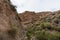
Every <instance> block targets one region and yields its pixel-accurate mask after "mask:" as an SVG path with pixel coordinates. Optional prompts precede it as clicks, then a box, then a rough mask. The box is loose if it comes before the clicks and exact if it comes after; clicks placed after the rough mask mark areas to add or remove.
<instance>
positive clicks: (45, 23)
mask: <svg viewBox="0 0 60 40" xmlns="http://www.w3.org/2000/svg"><path fill="white" fill-rule="evenodd" d="M40 27H41V28H42V29H49V30H51V29H53V27H52V25H51V23H49V22H42V23H41V24H40Z"/></svg>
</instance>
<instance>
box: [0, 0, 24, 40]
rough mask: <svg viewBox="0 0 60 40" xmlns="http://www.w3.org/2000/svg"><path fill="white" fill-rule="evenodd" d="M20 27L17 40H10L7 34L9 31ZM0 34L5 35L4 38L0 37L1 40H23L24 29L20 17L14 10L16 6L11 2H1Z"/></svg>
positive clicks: (3, 0)
mask: <svg viewBox="0 0 60 40" xmlns="http://www.w3.org/2000/svg"><path fill="white" fill-rule="evenodd" d="M14 26H16V27H18V29H19V35H18V36H17V37H16V39H14V38H12V39H11V38H9V35H8V34H7V31H8V30H9V29H10V28H11V27H14ZM0 31H1V32H0V33H3V34H4V35H6V36H4V38H5V37H6V38H5V39H3V37H0V40H8V39H9V40H21V39H23V35H24V34H23V33H22V32H23V27H22V25H21V23H20V18H19V17H18V14H17V12H16V10H15V8H14V6H12V5H11V4H10V0H0ZM2 36H3V35H2Z"/></svg>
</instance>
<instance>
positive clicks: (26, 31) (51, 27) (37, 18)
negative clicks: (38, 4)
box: [0, 0, 60, 40]
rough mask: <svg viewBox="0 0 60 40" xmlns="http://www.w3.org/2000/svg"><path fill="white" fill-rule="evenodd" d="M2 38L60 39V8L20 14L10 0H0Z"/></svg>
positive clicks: (0, 38)
mask: <svg viewBox="0 0 60 40" xmlns="http://www.w3.org/2000/svg"><path fill="white" fill-rule="evenodd" d="M0 40H60V10H59V11H55V12H49V11H47V12H38V13H35V12H30V11H25V12H23V13H21V14H18V13H17V11H16V9H15V6H13V5H12V4H11V2H10V0H0Z"/></svg>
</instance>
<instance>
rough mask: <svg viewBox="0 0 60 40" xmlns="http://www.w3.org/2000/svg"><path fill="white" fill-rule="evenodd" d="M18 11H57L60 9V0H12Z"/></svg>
mask: <svg viewBox="0 0 60 40" xmlns="http://www.w3.org/2000/svg"><path fill="white" fill-rule="evenodd" d="M11 2H12V4H13V5H15V6H16V7H17V8H16V9H17V12H18V13H22V12H24V11H35V12H41V11H56V10H60V0H11Z"/></svg>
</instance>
